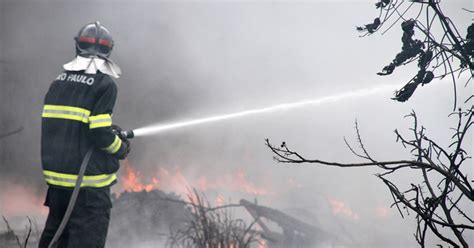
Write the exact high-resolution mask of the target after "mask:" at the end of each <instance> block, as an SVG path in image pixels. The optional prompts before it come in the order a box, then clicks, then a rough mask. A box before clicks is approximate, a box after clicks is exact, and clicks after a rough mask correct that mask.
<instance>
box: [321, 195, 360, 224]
mask: <svg viewBox="0 0 474 248" xmlns="http://www.w3.org/2000/svg"><path fill="white" fill-rule="evenodd" d="M328 201H329V203H330V204H331V208H332V213H333V214H334V215H343V216H345V217H348V218H351V219H354V220H358V219H360V218H359V215H358V214H357V213H355V212H354V211H352V209H351V208H350V207H349V206H348V205H347V204H346V203H345V202H343V201H340V200H337V199H333V198H328Z"/></svg>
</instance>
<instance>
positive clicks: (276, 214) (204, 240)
mask: <svg viewBox="0 0 474 248" xmlns="http://www.w3.org/2000/svg"><path fill="white" fill-rule="evenodd" d="M187 198H188V200H187V201H185V200H182V199H181V197H180V196H178V195H176V194H175V193H164V192H163V191H160V190H151V191H146V190H145V189H144V190H143V191H141V192H124V193H122V194H121V195H120V196H118V197H116V199H115V200H114V208H113V209H112V216H111V223H110V229H109V237H108V241H107V243H108V245H109V246H111V247H130V246H131V245H132V244H133V245H134V246H137V245H138V246H145V247H148V246H147V245H149V246H153V247H156V246H157V244H160V245H161V246H165V245H167V246H169V247H235V248H237V247H239V248H244V247H267V248H275V247H314V246H316V245H318V244H321V243H324V242H326V241H327V240H328V239H330V238H331V237H332V235H330V234H328V233H327V232H326V231H325V230H322V229H321V228H319V227H316V226H314V225H311V224H308V223H306V222H304V221H302V220H299V219H297V218H295V217H292V216H290V215H288V214H286V213H283V212H282V211H279V210H276V209H272V208H270V207H265V206H261V205H257V204H256V203H251V202H249V201H247V200H244V199H242V200H240V202H239V203H238V204H227V205H226V204H220V205H218V206H215V207H213V206H211V204H210V203H209V202H208V201H207V200H206V199H205V197H204V196H202V195H200V194H199V193H197V191H196V190H195V191H193V192H192V193H188V194H187ZM236 207H243V208H244V209H245V210H247V211H248V213H249V214H250V216H251V217H253V218H252V219H251V220H250V221H244V219H242V218H237V217H235V216H234V212H232V211H231V210H230V208H236ZM272 224H276V225H277V226H278V227H279V228H278V229H280V230H281V231H278V230H277V229H275V228H274V226H272Z"/></svg>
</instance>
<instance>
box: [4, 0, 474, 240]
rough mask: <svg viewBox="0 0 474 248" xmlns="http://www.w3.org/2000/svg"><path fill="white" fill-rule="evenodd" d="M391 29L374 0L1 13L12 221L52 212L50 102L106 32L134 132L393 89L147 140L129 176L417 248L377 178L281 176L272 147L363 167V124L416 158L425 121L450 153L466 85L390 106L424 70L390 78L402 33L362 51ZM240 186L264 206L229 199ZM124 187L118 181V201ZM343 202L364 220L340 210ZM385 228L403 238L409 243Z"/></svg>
mask: <svg viewBox="0 0 474 248" xmlns="http://www.w3.org/2000/svg"><path fill="white" fill-rule="evenodd" d="M445 2H446V3H443V5H442V7H443V8H444V11H445V13H446V14H447V15H449V16H451V18H452V20H453V21H454V22H455V23H456V24H457V25H458V27H460V30H461V32H462V33H463V34H465V28H464V27H467V26H468V25H469V24H470V23H471V22H472V19H471V18H472V15H469V13H467V12H466V11H462V10H461V8H462V7H467V8H469V7H470V6H472V4H470V3H469V1H468V0H458V1H445ZM377 15H378V12H377V11H376V10H375V8H374V7H373V2H371V1H334V2H333V1H296V2H289V1H288V2H287V1H151V0H150V1H121V0H107V1H100V2H93V1H89V0H83V1H74V2H73V1H56V0H33V1H25V0H20V1H13V0H3V1H1V2H0V31H1V33H2V35H0V68H1V70H0V96H1V97H0V117H1V118H0V130H3V131H5V132H7V131H9V130H12V129H15V128H17V127H18V126H23V127H24V130H23V131H22V132H21V133H19V134H16V135H14V136H11V137H8V138H5V139H2V140H0V201H1V202H2V203H0V213H2V212H10V213H11V215H22V214H24V213H25V212H31V211H36V209H37V207H36V206H38V205H41V201H42V199H43V197H44V194H45V190H46V185H45V183H44V181H43V179H42V176H41V175H42V174H41V163H40V153H39V152H40V128H41V127H40V126H41V125H40V124H41V118H40V113H41V111H42V104H43V97H44V94H45V93H46V92H47V89H48V87H49V84H50V83H51V81H52V80H54V78H56V76H57V75H58V74H59V73H61V71H62V64H64V63H66V62H68V61H69V60H71V59H72V58H73V57H74V52H75V50H74V40H73V37H74V36H75V35H76V34H77V32H78V30H79V29H80V27H81V26H82V25H84V24H86V23H88V22H93V21H96V20H99V21H100V22H101V23H102V24H104V25H105V26H106V27H107V28H108V29H109V30H110V31H111V33H112V35H113V37H114V40H115V46H114V51H113V54H112V56H111V59H112V60H114V61H115V62H116V63H117V64H118V65H119V66H120V67H121V69H122V71H123V75H122V77H121V78H119V79H118V80H116V82H117V85H118V89H119V94H118V99H117V102H116V106H115V111H114V123H116V124H118V125H120V126H122V127H123V128H126V129H135V128H139V127H142V126H147V125H151V124H153V123H170V122H174V121H181V120H190V119H193V118H201V117H207V116H213V115H218V114H227V113H233V112H237V111H243V110H248V109H253V108H261V107H267V106H271V105H274V104H280V103H288V102H295V101H300V100H302V99H313V98H314V99H316V98H320V97H324V96H328V95H335V94H340V93H344V92H351V91H354V90H358V89H366V88H373V87H378V86H380V85H393V89H392V90H387V91H383V92H380V93H379V94H376V95H370V96H365V97H357V98H349V99H344V100H341V101H338V102H333V103H327V104H323V105H318V106H313V107H305V108H300V109H293V110H289V111H281V112H276V113H271V114H264V115H258V116H252V117H248V118H241V119H234V120H228V121H222V122H219V123H213V124H205V125H200V126H196V127H188V128H183V129H178V130H173V131H169V132H165V133H161V134H159V135H155V136H149V137H138V138H136V139H134V140H132V152H131V154H130V156H129V158H128V163H129V164H130V165H131V166H132V167H133V168H134V169H135V170H137V171H139V172H140V173H141V175H142V180H144V181H146V182H149V181H150V180H151V178H150V175H156V176H158V177H159V176H161V177H162V178H160V180H163V181H164V182H165V183H164V184H163V185H161V188H162V189H165V190H168V191H179V192H182V190H183V188H185V187H183V183H179V182H177V181H174V180H166V179H164V177H167V175H172V176H169V177H172V178H173V175H174V176H176V175H178V174H182V175H183V177H184V178H186V181H187V183H189V184H191V185H190V186H193V187H197V186H196V185H197V184H199V182H202V181H203V180H204V181H206V182H207V184H206V185H208V188H210V189H208V193H209V194H217V195H222V196H223V197H224V198H226V199H230V198H232V199H233V200H234V201H238V200H239V199H240V198H242V197H244V198H250V199H252V197H253V198H258V199H259V202H261V203H262V204H266V205H269V206H272V207H275V208H279V209H295V208H304V209H306V210H308V211H310V212H312V213H313V214H315V215H316V216H318V218H320V224H321V225H325V224H327V223H330V222H331V221H332V219H331V218H335V216H336V215H337V216H336V217H337V218H340V219H341V220H342V221H344V222H348V223H352V224H348V225H355V226H361V228H362V229H363V230H364V234H363V235H362V236H363V237H364V238H367V240H369V241H368V242H375V243H376V242H382V243H383V242H385V243H387V242H388V243H392V244H394V245H395V244H397V243H396V242H402V243H403V244H404V245H414V244H415V243H414V240H413V238H412V235H411V233H413V231H414V229H413V228H414V226H413V225H412V224H413V223H412V222H410V219H409V218H408V219H407V218H405V219H401V218H400V217H399V215H398V213H397V211H396V209H390V204H391V198H390V196H389V195H388V191H387V190H386V188H385V187H384V186H383V185H382V183H381V182H380V181H379V180H378V179H377V178H376V177H375V176H374V174H375V173H377V172H378V171H377V170H376V169H371V168H369V169H340V168H330V167H324V166H321V165H314V164H305V165H288V164H278V163H276V162H275V161H274V160H273V159H272V156H273V155H272V153H271V151H270V150H269V149H268V148H266V147H265V145H264V139H266V138H269V139H270V141H271V142H272V143H274V144H280V143H281V142H282V141H285V142H286V143H287V144H288V145H289V146H290V147H292V148H294V149H295V150H298V151H300V152H301V153H302V154H304V155H306V156H307V157H308V158H321V159H325V160H330V161H343V162H352V161H359V160H357V159H356V157H355V156H354V155H353V154H351V152H350V151H349V150H348V149H347V148H346V146H345V144H344V141H343V137H347V139H348V140H349V141H350V142H354V141H355V133H354V121H355V120H356V119H357V121H358V124H359V128H360V131H361V134H362V137H363V139H364V142H365V144H366V147H367V148H368V150H369V151H370V152H371V153H372V154H373V156H374V157H376V158H379V159H381V160H389V159H399V158H405V159H409V158H411V155H410V154H409V152H408V151H406V150H405V149H403V147H402V146H401V145H400V144H398V143H396V142H395V135H394V133H393V130H394V129H399V130H400V131H401V132H402V133H404V134H406V135H409V131H408V129H407V128H408V127H410V125H411V124H412V122H411V120H410V119H407V118H403V116H404V115H406V114H408V113H410V112H411V111H412V110H414V111H416V112H417V114H418V115H419V118H420V120H421V121H422V123H423V125H425V126H426V127H427V130H428V132H429V133H430V134H432V136H433V137H434V138H436V139H438V140H441V141H444V142H445V143H446V142H447V140H448V139H449V136H450V133H449V130H448V129H449V127H451V126H452V125H453V123H454V122H453V119H452V118H451V119H450V118H448V117H447V116H448V114H449V113H450V112H451V110H452V106H453V105H452V102H453V101H452V99H453V90H452V89H453V85H452V83H450V82H449V80H441V81H434V82H432V83H431V84H430V85H427V86H425V87H421V88H419V89H418V90H417V91H416V92H415V94H414V96H413V98H412V99H410V100H409V101H408V102H406V103H398V102H394V101H393V100H390V97H391V96H392V94H393V91H394V90H396V89H397V88H399V87H400V85H402V84H404V83H406V82H407V81H408V80H409V79H410V78H411V76H412V75H413V74H414V73H415V72H416V65H415V64H413V65H408V66H405V67H404V68H399V69H397V70H395V72H394V74H392V75H391V76H386V77H380V76H377V75H376V72H378V71H380V70H381V69H382V68H383V66H385V65H387V64H388V63H389V62H390V61H391V60H392V59H393V57H394V56H395V54H396V53H397V52H398V51H399V50H400V47H401V42H400V37H401V30H400V27H399V25H398V24H397V25H396V26H394V28H393V29H392V30H390V31H389V32H387V33H386V34H384V35H380V34H375V35H371V36H368V37H364V38H361V37H359V35H361V34H360V33H358V32H357V31H356V30H355V27H356V26H357V25H362V24H365V23H369V22H371V21H372V20H373V18H374V17H376V16H377ZM462 79H467V76H466V75H464V78H462ZM469 87H470V88H469ZM469 89H470V90H469ZM458 91H460V94H461V95H463V94H468V93H469V92H472V84H471V85H470V86H468V88H464V87H463V84H460V85H458ZM463 92H464V93H463ZM3 131H2V132H0V133H3ZM469 142H470V143H469V144H467V145H468V147H471V148H472V139H471V140H470V141H469ZM471 150H472V149H471ZM160 170H161V171H163V170H165V171H167V173H168V174H167V173H163V172H160ZM122 172H123V170H122ZM238 175H240V176H238ZM235 178H238V179H235ZM416 179H417V176H416V175H413V174H412V173H410V172H406V174H403V175H400V177H398V178H396V179H395V180H399V181H400V183H402V185H403V184H404V183H405V184H404V185H407V184H406V183H407V182H409V181H410V180H416ZM239 180H240V181H242V180H243V181H244V182H245V183H246V184H248V185H250V186H251V187H253V188H257V189H259V190H261V191H258V190H257V191H258V192H265V193H261V194H260V193H256V194H252V193H249V192H248V191H245V190H243V191H242V190H241V191H239V190H237V189H234V188H232V187H230V186H229V187H223V186H222V185H221V184H225V183H223V182H222V181H230V182H233V181H238V182H240V181H239ZM166 181H168V182H166ZM210 182H216V183H214V185H216V186H210V185H212V183H210ZM231 184H232V183H229V185H231ZM250 186H249V187H250ZM120 187H122V186H121V184H120V182H119V185H117V186H116V191H117V192H119V191H120ZM406 187H409V185H408V186H406ZM12 195H19V196H20V197H18V198H19V199H18V201H16V202H15V203H13V202H11V203H5V202H7V201H6V199H9V198H10V196H12ZM22 195H25V196H28V197H23V198H22V197H21V196H22ZM30 196H34V197H33V198H31V197H30ZM25 198H26V199H25ZM31 199H34V201H33V200H31ZM337 202H343V203H344V204H343V207H341V208H340V209H344V207H346V208H347V209H350V210H351V211H352V212H348V211H345V212H344V211H340V212H337V211H335V210H334V209H337V207H335V206H336V205H337ZM339 206H340V205H339ZM22 208H23V209H22ZM33 209H34V210H33ZM21 210H24V211H21ZM336 212H337V213H336ZM342 212H344V213H346V214H344V213H343V214H341V213H342ZM38 213H39V214H44V209H43V210H38ZM327 225H328V226H330V224H327ZM382 226H388V227H391V228H393V229H395V230H397V232H396V235H393V234H391V233H390V232H387V231H386V230H382V228H380V227H382ZM406 226H408V227H413V228H403V227H406ZM354 232H355V233H357V232H356V231H354ZM357 234H360V233H357ZM364 235H365V236H364ZM392 236H395V238H394V237H392Z"/></svg>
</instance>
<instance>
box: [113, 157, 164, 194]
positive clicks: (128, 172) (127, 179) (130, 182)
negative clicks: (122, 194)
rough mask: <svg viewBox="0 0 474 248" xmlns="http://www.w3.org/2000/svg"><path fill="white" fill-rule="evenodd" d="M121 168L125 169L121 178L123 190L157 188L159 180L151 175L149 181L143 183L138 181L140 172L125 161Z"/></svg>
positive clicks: (132, 190) (134, 190) (150, 189)
mask: <svg viewBox="0 0 474 248" xmlns="http://www.w3.org/2000/svg"><path fill="white" fill-rule="evenodd" d="M122 167H123V169H125V176H123V177H122V178H121V183H122V188H123V190H124V191H129V192H140V191H146V192H149V191H152V190H153V189H155V188H158V185H159V183H160V181H159V180H158V179H157V178H155V177H153V178H152V180H151V183H149V184H143V183H141V182H140V180H139V178H140V173H139V172H137V171H135V169H133V167H132V166H130V164H129V163H128V162H127V161H125V162H124V164H123V166H122Z"/></svg>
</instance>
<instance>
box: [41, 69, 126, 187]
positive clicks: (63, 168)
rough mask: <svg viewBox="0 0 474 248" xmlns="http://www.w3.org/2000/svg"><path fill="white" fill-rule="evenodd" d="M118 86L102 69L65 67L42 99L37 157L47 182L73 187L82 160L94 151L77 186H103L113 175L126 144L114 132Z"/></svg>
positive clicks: (106, 184) (107, 183)
mask: <svg viewBox="0 0 474 248" xmlns="http://www.w3.org/2000/svg"><path fill="white" fill-rule="evenodd" d="M116 98H117V86H116V85H115V82H114V81H113V80H112V78H111V77H110V76H108V75H106V74H102V73H97V74H86V73H84V71H64V72H63V73H61V74H60V75H59V76H58V77H57V78H56V80H55V81H53V83H52V84H51V86H50V88H49V90H48V92H47V94H46V96H45V100H44V107H43V113H42V115H41V116H42V132H41V161H42V167H43V174H44V177H45V180H46V182H47V183H48V184H49V185H52V186H55V187H63V188H72V187H74V185H75V182H76V180H77V174H78V172H79V167H80V165H81V162H82V159H83V157H84V155H85V153H86V152H87V150H89V148H91V147H93V148H94V152H93V153H92V157H91V159H90V161H89V164H88V167H87V170H86V172H85V176H84V181H83V182H82V184H81V187H95V188H101V187H107V186H110V185H112V184H114V183H115V182H116V180H117V177H116V175H115V172H117V170H118V168H119V162H118V159H117V157H118V155H119V154H120V153H121V152H124V150H125V147H124V146H123V144H122V141H121V139H120V138H119V137H118V136H117V135H115V134H114V133H113V131H112V128H111V126H112V111H113V108H114V105H115V100H116Z"/></svg>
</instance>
